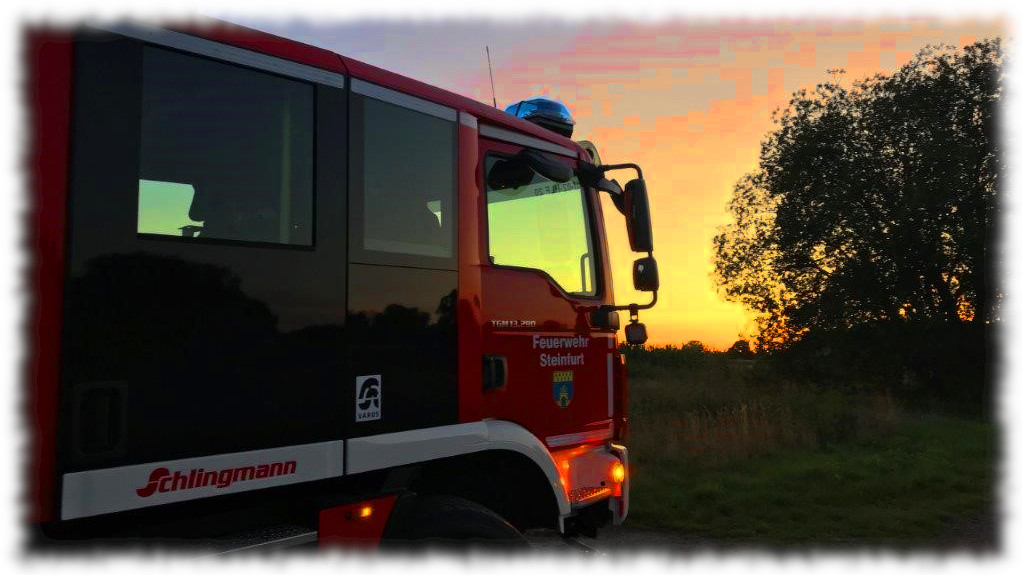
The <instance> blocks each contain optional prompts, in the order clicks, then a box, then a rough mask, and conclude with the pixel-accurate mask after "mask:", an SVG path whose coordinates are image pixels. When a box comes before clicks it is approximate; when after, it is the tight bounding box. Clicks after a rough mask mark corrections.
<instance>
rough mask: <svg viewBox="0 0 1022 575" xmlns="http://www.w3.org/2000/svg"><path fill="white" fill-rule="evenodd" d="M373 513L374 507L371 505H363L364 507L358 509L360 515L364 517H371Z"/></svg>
mask: <svg viewBox="0 0 1022 575" xmlns="http://www.w3.org/2000/svg"><path fill="white" fill-rule="evenodd" d="M372 514H373V508H372V506H371V505H363V506H362V508H361V509H359V510H358V516H359V517H360V518H362V519H365V518H366V517H369V516H370V515H372Z"/></svg>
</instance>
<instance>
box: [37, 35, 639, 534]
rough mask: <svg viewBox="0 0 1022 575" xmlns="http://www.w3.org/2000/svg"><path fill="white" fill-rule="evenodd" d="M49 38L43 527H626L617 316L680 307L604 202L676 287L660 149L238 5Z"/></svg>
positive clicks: (40, 461)
mask: <svg viewBox="0 0 1022 575" xmlns="http://www.w3.org/2000/svg"><path fill="white" fill-rule="evenodd" d="M26 48H27V50H26V54H27V56H28V58H27V62H28V70H27V72H28V73H27V78H28V84H27V85H28V90H29V94H28V103H29V106H28V109H29V110H30V112H31V114H32V116H31V124H30V125H31V136H32V139H31V151H30V157H31V164H30V166H31V172H30V173H31V183H30V189H31V194H32V198H33V201H34V209H33V212H32V219H31V223H32V229H31V236H30V237H31V241H32V244H31V245H32V249H33V255H34V265H33V268H32V277H31V284H32V290H33V295H34V300H33V303H32V306H33V307H32V315H31V317H32V326H31V333H32V342H31V347H30V350H31V354H30V366H29V367H30V369H29V377H28V380H27V397H28V398H29V403H28V405H29V414H28V418H29V421H30V427H31V429H32V430H33V432H34V433H33V447H32V451H31V460H30V462H29V465H30V470H29V471H30V473H29V477H30V478H31V480H32V485H31V495H32V500H31V510H32V513H31V517H30V520H31V523H32V524H33V525H35V526H36V527H37V529H35V532H37V533H38V540H39V541H41V542H56V541H62V540H68V539H70V540H78V539H92V540H105V539H116V538H121V537H125V536H130V537H133V538H139V537H152V538H159V540H161V541H169V540H186V541H195V540H199V539H201V540H216V539H218V538H221V539H222V538H230V537H233V536H235V535H237V534H238V533H245V534H248V535H246V536H247V537H249V538H250V539H251V537H254V536H253V535H251V534H253V533H273V534H275V535H268V536H266V537H265V539H266V540H267V541H269V540H278V541H289V542H291V543H313V544H314V543H315V542H317V541H318V542H319V543H320V544H328V543H331V542H335V541H348V542H351V541H363V542H365V541H370V542H371V541H377V540H379V539H380V538H383V539H388V540H405V539H419V538H430V537H440V538H472V537H481V538H494V539H514V538H516V537H518V534H519V533H521V532H522V531H524V530H526V529H529V528H533V527H547V528H555V529H558V530H560V531H561V533H563V534H566V535H572V534H577V533H594V532H595V530H596V529H597V528H598V527H599V526H601V525H604V524H606V523H608V522H614V523H620V522H621V521H623V520H624V519H625V517H626V515H627V513H628V487H629V475H628V471H627V467H628V457H627V449H626V447H625V445H624V443H623V439H624V434H625V431H626V429H627V425H628V415H627V375H626V371H625V366H624V361H623V358H622V356H621V354H620V352H619V349H618V338H617V331H618V329H619V320H618V317H617V314H618V311H623V312H627V317H628V319H629V321H628V324H627V326H626V336H627V339H628V341H629V342H632V343H642V342H643V341H645V328H644V327H643V326H642V324H640V323H638V321H637V319H638V312H639V310H641V309H645V308H647V307H650V306H651V305H652V303H649V304H642V305H640V304H626V305H617V304H616V303H615V301H614V297H613V292H612V289H611V288H612V286H611V270H610V261H609V258H608V250H607V238H606V233H605V229H604V223H603V222H604V218H603V213H602V210H601V202H600V200H599V197H600V194H604V193H606V194H609V195H610V196H611V198H612V199H613V203H614V205H615V207H616V208H617V209H618V210H620V211H621V213H622V214H624V215H625V221H626V223H627V228H628V235H629V240H630V242H631V247H632V249H633V250H634V251H637V252H642V253H644V254H645V255H644V257H642V258H640V259H639V260H638V261H636V263H635V266H634V268H633V275H634V279H635V283H636V287H637V288H639V289H642V290H646V291H650V292H652V294H653V302H655V301H656V290H657V288H658V279H657V272H656V262H655V260H653V257H652V240H651V234H650V223H649V207H648V202H647V199H646V190H645V184H644V182H643V179H642V174H641V170H639V168H638V167H637V166H634V165H631V164H619V165H607V164H601V163H600V160H599V155H598V153H596V151H595V148H594V147H593V146H592V145H591V144H588V143H583V144H580V143H576V142H574V141H572V140H570V139H569V138H568V137H566V136H565V135H561V134H558V133H555V131H554V130H558V129H559V128H564V126H565V124H566V123H567V124H568V125H570V118H567V117H563V118H562V120H564V121H562V122H561V123H560V124H558V121H557V115H558V112H557V111H556V110H555V111H554V113H553V115H551V114H550V113H549V112H550V108H549V106H547V105H546V104H545V103H542V102H535V101H533V102H531V103H526V104H525V105H524V110H523V106H521V105H519V106H518V107H517V108H516V110H512V111H511V112H512V113H508V112H505V111H502V110H498V109H495V108H492V107H489V106H486V105H483V104H481V103H479V102H476V101H474V100H471V99H468V98H464V97H461V96H458V95H455V94H452V93H449V92H446V91H444V90H441V89H438V88H435V87H433V86H429V85H426V84H423V83H421V82H417V81H415V80H411V79H409V78H406V77H402V76H399V75H397V74H393V73H390V72H387V71H385V70H381V69H379V68H376V67H373V66H370V65H367V64H364V63H361V62H358V61H356V60H353V59H350V58H347V57H344V56H341V55H337V54H334V53H331V52H328V51H326V50H322V49H319V48H315V47H312V46H308V45H304V44H300V43H297V42H293V41H290V40H285V39H282V38H279V37H275V36H271V35H269V34H265V33H261V32H256V31H253V30H248V29H245V28H241V27H237V26H233V25H227V24H224V23H217V24H215V25H204V26H177V27H175V26H170V27H151V26H146V25H141V24H116V25H109V26H106V25H104V26H98V27H86V28H82V29H78V30H74V31H60V32H54V31H47V30H35V31H32V32H31V33H29V34H27V35H26ZM540 108H542V109H540ZM555 108H556V106H555ZM544 110H545V112H544ZM519 116H523V117H519ZM526 118H528V119H526ZM529 119H532V120H534V121H529ZM544 122H545V123H544ZM562 133H563V132H562ZM568 133H569V134H570V131H569V132H568ZM613 170H632V171H634V172H635V173H636V174H637V177H636V178H635V179H633V180H631V181H630V182H629V183H628V184H627V185H625V186H624V188H622V187H620V186H618V185H617V183H616V181H613V180H609V179H607V177H606V176H607V174H608V173H609V172H610V171H613ZM281 526H286V528H282V527H281Z"/></svg>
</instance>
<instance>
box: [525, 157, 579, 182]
mask: <svg viewBox="0 0 1022 575" xmlns="http://www.w3.org/2000/svg"><path fill="white" fill-rule="evenodd" d="M518 159H519V160H521V161H522V162H524V163H525V164H526V165H527V166H529V167H530V168H532V169H533V170H535V171H536V173H537V174H539V175H541V176H543V177H544V178H546V179H548V180H553V181H555V182H557V183H561V184H563V183H564V182H567V181H568V180H570V179H571V177H572V176H574V175H575V172H574V171H573V170H572V169H571V166H569V165H567V164H562V163H561V162H558V161H557V160H555V159H553V158H551V157H550V156H548V155H546V154H544V153H542V152H537V151H536V150H531V149H529V148H526V149H524V150H522V151H521V152H519V153H518Z"/></svg>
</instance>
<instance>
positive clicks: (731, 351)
mask: <svg viewBox="0 0 1022 575" xmlns="http://www.w3.org/2000/svg"><path fill="white" fill-rule="evenodd" d="M727 354H728V355H731V356H734V357H740V358H747V357H752V347H751V346H750V345H749V341H748V340H745V339H740V340H738V341H736V342H734V343H733V344H731V347H729V348H728V349H727Z"/></svg>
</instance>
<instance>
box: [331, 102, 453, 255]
mask: <svg viewBox="0 0 1022 575" xmlns="http://www.w3.org/2000/svg"><path fill="white" fill-rule="evenodd" d="M365 86H366V85H364V84H361V83H355V82H353V88H352V90H353V92H354V94H355V97H354V98H353V100H352V137H353V139H354V140H355V142H354V143H353V145H352V155H351V162H352V166H353V170H352V173H353V184H354V185H353V186H352V192H351V193H352V227H351V229H352V248H353V250H352V251H353V261H362V262H365V263H377V264H390V265H410V266H415V267H426V268H448V267H450V266H451V265H453V261H454V254H455V246H454V241H455V229H456V227H457V218H456V217H455V206H454V199H455V197H456V181H455V173H456V166H457V158H456V151H457V148H456V146H457V142H456V140H455V136H456V125H455V122H454V116H453V114H454V113H453V111H450V114H451V115H450V117H441V116H442V115H443V114H444V111H443V110H441V111H440V112H436V113H431V112H434V111H435V110H440V107H439V106H433V105H432V104H421V103H420V102H419V100H417V99H412V98H411V97H407V100H408V102H411V104H410V105H411V106H416V107H418V108H421V109H416V108H415V107H408V106H406V105H399V104H401V103H405V104H408V102H403V101H402V99H401V97H400V96H395V94H396V93H393V92H391V91H386V90H382V89H379V88H376V87H373V86H369V87H368V88H366V87H365ZM360 90H364V91H368V92H372V93H373V94H372V95H370V94H361V93H360V92H359V91H360ZM376 96H380V97H376ZM381 98H390V99H393V100H395V101H396V103H395V102H392V101H386V100H384V99H381Z"/></svg>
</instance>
